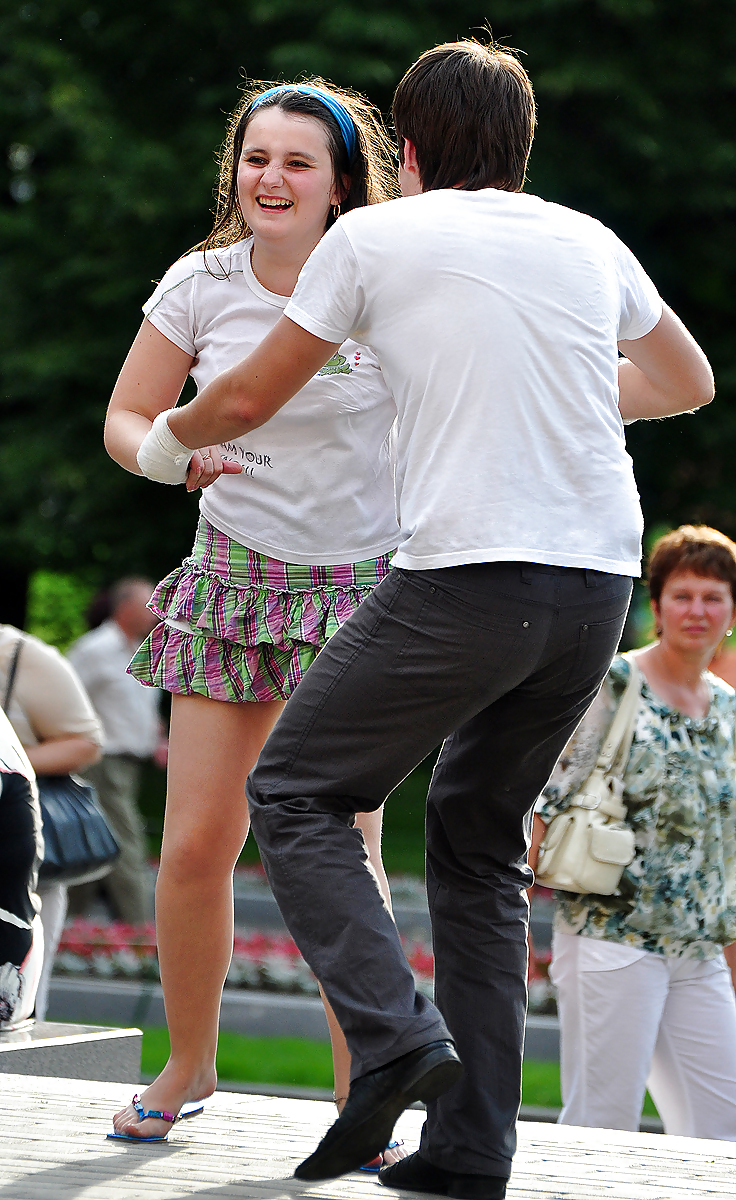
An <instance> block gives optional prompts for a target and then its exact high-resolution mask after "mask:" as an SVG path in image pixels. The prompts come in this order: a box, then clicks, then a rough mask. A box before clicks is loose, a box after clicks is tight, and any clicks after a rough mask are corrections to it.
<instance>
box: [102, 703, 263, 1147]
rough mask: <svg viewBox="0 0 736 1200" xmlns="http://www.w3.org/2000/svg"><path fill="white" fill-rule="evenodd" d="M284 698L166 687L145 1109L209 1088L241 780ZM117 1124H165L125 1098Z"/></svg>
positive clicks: (168, 1106) (243, 816)
mask: <svg viewBox="0 0 736 1200" xmlns="http://www.w3.org/2000/svg"><path fill="white" fill-rule="evenodd" d="M282 708H283V704H282V703H281V702H280V701H271V702H267V703H264V704H231V703H225V702H221V701H218V700H208V699H207V698H206V697H204V696H177V695H175V696H173V697H172V705H171V734H170V740H169V771H168V786H167V800H166V817H165V821H164V836H163V843H162V846H161V866H160V868H159V873H158V882H157V884H156V935H157V941H158V952H159V963H160V967H161V983H162V985H163V992H164V1001H165V1005H166V1020H167V1023H168V1027H169V1035H170V1038H171V1056H170V1058H169V1061H168V1063H167V1064H166V1066H165V1067H164V1069H163V1071H162V1072H161V1074H160V1075H159V1076H158V1078H157V1079H156V1080H155V1081H154V1082H153V1083H152V1084H151V1085H150V1087H148V1088H147V1089H146V1091H145V1092H144V1093H143V1095H142V1103H143V1105H144V1107H145V1108H146V1109H157V1110H159V1111H164V1110H165V1111H167V1112H173V1113H178V1111H179V1109H180V1108H181V1106H182V1104H184V1103H185V1102H186V1101H188V1100H198V1099H202V1098H203V1097H205V1096H209V1095H211V1094H212V1092H213V1091H214V1090H215V1085H216V1083H217V1076H216V1073H215V1055H216V1050H217V1030H218V1020H219V1013H220V999H221V995H222V987H223V984H224V982H225V976H226V975H227V971H228V967H229V964H230V959H231V957H232V949H233V889H232V873H233V868H234V866H235V863H236V862H237V859H238V855H239V854H240V851H241V849H242V847H243V843H244V841H245V839H246V836H247V834H248V825H249V821H248V805H247V801H246V798H245V781H246V779H247V777H248V774H249V772H250V770H251V768H252V767H253V765H254V763H255V761H256V759H257V757H258V755H259V753H260V751H261V748H262V746H263V743H264V742H265V740H266V738H267V737H268V734H269V733H270V731H271V729H272V728H273V726H274V724H275V722H276V719H277V717H278V716H279V713H280V712H281V709H282ZM114 1124H115V1128H116V1129H117V1130H118V1132H131V1133H134V1134H138V1135H139V1136H141V1137H155V1136H157V1135H159V1134H162V1133H165V1132H166V1131H167V1130H168V1129H169V1128H170V1126H169V1125H168V1123H166V1122H164V1121H160V1120H154V1119H153V1118H150V1119H149V1120H147V1121H143V1122H139V1121H138V1118H137V1115H136V1113H135V1111H134V1110H133V1108H132V1107H131V1106H130V1105H129V1106H128V1107H127V1108H124V1109H123V1110H122V1111H121V1112H119V1113H117V1114H116V1116H115V1119H114Z"/></svg>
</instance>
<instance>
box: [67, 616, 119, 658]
mask: <svg viewBox="0 0 736 1200" xmlns="http://www.w3.org/2000/svg"><path fill="white" fill-rule="evenodd" d="M123 641H124V638H123V634H122V631H121V630H120V629H119V628H118V626H117V625H116V624H115V622H114V621H103V622H102V624H101V625H98V626H97V627H96V628H95V629H90V630H89V632H88V633H83V634H82V636H81V637H80V638H77V640H76V642H73V643H72V645H71V646H70V647H69V650H68V657H69V658H70V659H71V660H72V661H74V659H76V658H85V657H86V656H87V655H90V654H96V653H98V652H100V651H102V652H103V653H104V652H107V651H110V650H115V649H118V648H120V647H121V646H122V644H123Z"/></svg>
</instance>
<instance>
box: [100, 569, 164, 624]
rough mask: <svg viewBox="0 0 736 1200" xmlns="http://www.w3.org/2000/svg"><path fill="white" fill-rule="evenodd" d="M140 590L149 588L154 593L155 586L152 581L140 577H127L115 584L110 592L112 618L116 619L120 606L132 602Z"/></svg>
mask: <svg viewBox="0 0 736 1200" xmlns="http://www.w3.org/2000/svg"><path fill="white" fill-rule="evenodd" d="M139 588H147V589H148V591H149V592H152V591H153V584H152V583H151V581H150V579H142V578H141V577H140V576H139V575H126V577H125V579H118V580H117V581H116V582H115V583H113V584H112V586H111V587H110V589H109V591H108V598H109V605H110V608H109V611H110V616H113V617H114V616H115V613H116V612H117V611H118V609H119V608H120V606H121V605H122V604H125V602H126V601H127V600H130V598H131V596H134V595H135V593H136V592H137V591H138V589H139Z"/></svg>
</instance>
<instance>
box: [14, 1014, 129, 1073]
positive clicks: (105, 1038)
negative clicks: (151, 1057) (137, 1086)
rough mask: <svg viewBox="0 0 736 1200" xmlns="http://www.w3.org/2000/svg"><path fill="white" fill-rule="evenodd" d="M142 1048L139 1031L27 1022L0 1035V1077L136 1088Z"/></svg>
mask: <svg viewBox="0 0 736 1200" xmlns="http://www.w3.org/2000/svg"><path fill="white" fill-rule="evenodd" d="M142 1043H143V1034H142V1032H141V1030H140V1029H109V1028H105V1027H103V1026H100V1025H78V1024H70V1023H68V1022H66V1023H59V1022H57V1021H27V1022H25V1023H24V1025H23V1026H22V1027H20V1028H19V1029H15V1030H7V1029H3V1030H0V1073H2V1074H4V1075H8V1074H9V1075H44V1076H52V1077H54V1078H57V1079H98V1080H101V1081H102V1082H104V1083H115V1082H118V1083H137V1082H138V1080H139V1078H140V1070H141V1046H142Z"/></svg>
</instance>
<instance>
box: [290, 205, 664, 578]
mask: <svg viewBox="0 0 736 1200" xmlns="http://www.w3.org/2000/svg"><path fill="white" fill-rule="evenodd" d="M661 313H662V302H661V300H660V298H659V296H658V294H657V291H656V288H655V287H654V285H653V283H652V282H651V280H650V279H649V278H648V276H647V275H646V274H645V272H644V270H643V269H642V267H641V266H640V265H639V263H638V262H637V261H636V259H635V258H634V256H633V255H632V254H631V252H630V251H629V250H628V249H627V248H626V247H625V246H624V245H623V244H622V243H621V242H620V241H619V240H618V238H617V237H616V236H615V235H614V234H613V233H612V232H611V231H610V230H609V229H607V228H606V227H605V226H603V225H601V224H600V223H599V222H598V221H596V220H594V219H593V218H591V217H588V216H584V215H583V214H581V213H578V212H574V211H572V210H571V209H567V208H562V207H560V206H559V205H556V204H548V203H546V202H545V201H543V200H540V199H539V198H538V197H536V196H531V195H525V194H519V193H510V192H503V191H497V190H495V189H493V188H487V189H484V190H483V191H478V192H464V191H458V190H452V189H444V190H441V191H433V192H427V193H425V194H423V195H421V196H414V197H411V198H408V199H403V200H394V201H390V202H389V203H387V204H379V205H375V206H373V207H372V208H364V209H358V210H356V211H354V212H350V213H347V214H346V215H345V216H343V217H341V219H340V220H339V221H338V222H337V224H336V225H335V226H334V227H333V228H332V229H330V230H329V232H328V233H327V234H326V235H325V237H324V238H323V239H322V241H321V242H320V243H319V245H318V246H317V247H316V249H315V250H314V251H313V253H312V255H311V256H310V258H309V259H308V260H307V262H306V264H305V265H304V267H303V269H302V272H301V275H300V277H299V282H298V283H297V287H296V289H295V291H294V295H293V296H292V298H291V300H290V301H289V303H288V304H287V306H286V308H285V315H286V316H287V317H289V318H290V319H291V320H292V321H294V322H296V324H298V325H300V326H302V327H303V328H304V329H306V330H308V331H309V332H310V333H312V334H314V335H315V336H317V337H320V338H324V339H325V340H327V341H331V342H342V341H343V340H344V339H345V338H347V337H354V338H356V339H358V340H359V341H361V342H364V343H365V344H366V345H367V346H369V347H370V348H371V349H372V350H373V351H374V352H375V354H376V355H377V357H378V360H379V362H380V364H381V368H382V370H383V375H384V378H385V380H386V382H387V384H388V386H389V388H390V389H391V391H392V392H393V395H394V399H395V401H396V406H397V409H398V424H397V431H396V452H397V468H396V474H397V503H398V510H399V521H400V525H401V539H400V542H399V549H398V552H397V554H396V556H395V558H394V560H393V561H394V564H395V565H396V566H399V567H405V568H409V569H417V570H421V569H426V568H434V567H450V566H456V565H459V564H462V563H478V562H494V561H499V560H512V561H513V560H518V561H524V562H536V563H547V564H550V565H557V566H568V567H589V568H597V569H599V570H602V571H609V572H612V573H614V574H622V575H638V574H639V572H640V565H639V561H640V553H641V529H642V518H641V509H640V506H639V497H638V493H637V489H636V484H635V481H634V475H633V469H632V464H631V459H630V458H629V456H628V454H627V453H626V447H625V443H624V431H623V424H622V421H621V416H620V413H619V410H618V368H617V363H618V349H617V342H618V341H619V340H623V339H636V338H639V337H643V336H644V334H646V333H649V332H650V330H652V329H653V328H654V326H655V325H656V324H657V322H658V321H659V319H660V317H661ZM287 408H288V405H287Z"/></svg>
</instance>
